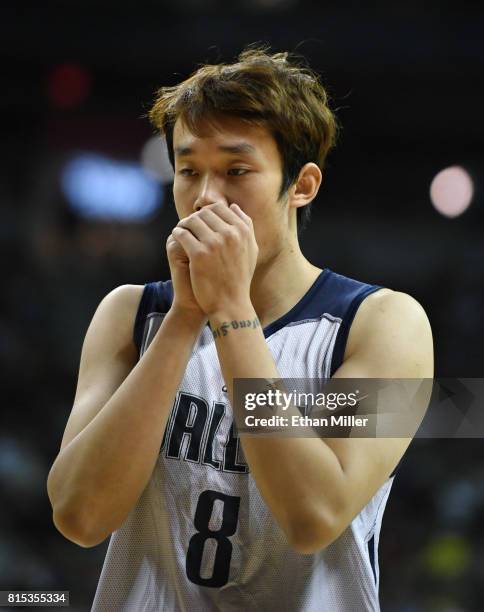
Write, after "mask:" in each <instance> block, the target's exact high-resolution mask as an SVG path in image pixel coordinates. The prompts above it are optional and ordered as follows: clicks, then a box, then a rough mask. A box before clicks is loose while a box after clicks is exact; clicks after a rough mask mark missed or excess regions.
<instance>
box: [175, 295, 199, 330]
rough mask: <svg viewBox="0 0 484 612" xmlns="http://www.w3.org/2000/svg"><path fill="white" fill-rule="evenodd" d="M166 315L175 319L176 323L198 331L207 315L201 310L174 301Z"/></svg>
mask: <svg viewBox="0 0 484 612" xmlns="http://www.w3.org/2000/svg"><path fill="white" fill-rule="evenodd" d="M166 316H167V317H170V319H173V320H175V321H177V323H178V324H180V325H183V326H185V327H188V328H190V329H193V330H194V331H200V330H201V329H202V327H203V326H204V325H205V324H206V322H207V315H205V314H204V313H203V312H202V311H201V310H196V309H191V308H185V307H183V306H180V305H178V304H177V303H176V301H175V302H173V304H172V306H171V308H170V310H169V311H168V313H167V315H166Z"/></svg>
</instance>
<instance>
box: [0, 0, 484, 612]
mask: <svg viewBox="0 0 484 612" xmlns="http://www.w3.org/2000/svg"><path fill="white" fill-rule="evenodd" d="M1 13H2V19H1V20H0V34H1V35H0V50H1V51H0V53H1V56H2V59H3V62H2V63H3V75H4V76H3V78H2V83H3V85H2V95H1V98H0V106H1V118H2V120H3V127H2V134H1V136H2V137H1V140H0V143H1V144H0V156H1V164H0V176H1V178H0V197H1V204H2V206H1V224H0V240H1V245H2V258H1V261H2V263H3V278H4V280H5V283H4V291H2V299H1V310H0V360H1V371H2V377H3V382H2V412H1V414H2V416H1V419H2V426H1V429H0V485H1V489H2V502H3V503H2V504H0V590H1V589H7V588H9V589H12V588H17V589H68V590H70V591H71V608H72V609H73V610H76V611H84V610H88V609H89V607H90V603H91V601H92V597H93V595H94V591H95V587H96V584H97V579H98V577H99V573H100V570H101V566H102V562H103V558H104V554H105V550H106V545H107V542H105V543H104V544H102V545H100V546H98V547H96V548H92V549H83V548H79V547H77V546H76V545H74V544H72V543H70V542H68V541H67V540H65V539H64V538H63V537H62V536H61V535H60V534H58V533H57V531H56V530H55V528H54V527H53V525H52V522H51V511H50V506H49V503H48V499H47V495H46V490H45V480H46V477H47V472H48V470H49V468H50V465H51V464H52V462H53V460H54V458H55V456H56V454H57V452H58V448H59V444H60V440H61V436H62V433H63V430H64V427H65V423H66V420H67V418H68V415H69V412H70V409H71V405H72V401H73V398H74V392H75V385H76V380H77V370H78V365H79V357H80V351H81V346H82V341H83V338H84V334H85V332H86V329H87V326H88V324H89V321H90V320H91V317H92V315H93V314H94V311H95V309H96V307H97V305H98V303H99V301H100V300H101V299H102V298H103V297H104V296H105V295H106V294H107V293H108V292H109V291H110V290H111V289H113V288H114V287H116V286H118V285H122V284H126V283H131V284H144V283H146V282H149V281H153V280H160V279H166V278H167V277H168V266H167V262H166V258H165V254H164V244H165V240H166V237H167V235H168V233H169V232H170V231H171V228H172V227H173V226H174V225H175V223H176V221H177V218H176V213H175V210H174V206H173V201H172V195H171V184H170V180H171V170H170V168H169V167H168V166H167V161H166V156H165V155H164V151H163V142H162V141H161V139H160V138H159V137H156V136H155V135H154V133H153V130H152V129H151V127H150V125H149V123H148V121H147V119H146V118H145V114H146V112H147V110H148V108H149V107H150V104H151V102H152V100H153V97H154V92H155V90H156V89H157V87H159V86H161V85H170V84H174V83H176V82H178V81H179V80H181V79H183V78H185V77H186V76H188V75H189V73H190V72H192V71H193V70H194V69H195V68H196V66H197V64H199V63H203V62H210V63H216V62H219V61H231V60H233V59H234V58H235V56H236V55H237V53H238V52H239V51H240V50H241V49H242V48H243V47H244V46H245V45H246V44H247V43H250V42H255V41H264V42H268V43H270V44H271V46H272V49H273V50H274V51H282V50H290V51H297V52H299V53H301V54H302V55H304V56H305V57H306V58H307V59H308V61H309V63H310V65H311V66H312V67H313V68H315V69H317V70H318V71H319V72H320V73H321V74H322V76H323V81H324V82H325V83H326V84H327V86H328V89H329V92H330V95H331V98H332V100H333V104H332V106H333V108H335V109H337V115H338V117H339V120H340V123H341V124H342V127H343V129H342V133H341V137H340V139H339V143H338V146H337V149H336V150H335V151H334V152H333V153H332V154H331V156H330V158H329V160H328V167H327V171H326V173H325V180H324V184H323V186H322V189H321V191H320V194H319V196H318V199H317V201H315V202H314V204H313V217H312V223H311V224H310V226H309V227H308V229H306V230H305V231H304V232H303V233H302V235H301V241H302V246H303V251H304V252H305V253H306V255H307V257H308V258H309V259H310V260H311V261H312V262H313V263H315V264H317V265H319V266H320V267H330V268H331V269H332V270H334V271H336V272H339V273H342V274H345V275H347V276H351V277H354V278H357V279H359V280H363V281H366V282H370V283H378V284H382V285H385V286H388V287H390V288H393V289H397V290H400V291H405V292H408V293H410V294H411V295H413V296H414V297H416V298H417V299H418V300H419V301H420V302H421V303H422V305H423V306H424V307H425V309H426V310H427V312H428V314H429V318H430V321H431V324H432V327H433V331H434V339H435V350H436V376H439V377H444V376H446V377H480V376H482V373H483V356H484V349H483V343H484V325H483V320H484V317H483V313H484V292H483V282H482V279H483V272H484V241H483V225H484V201H483V194H482V189H481V185H482V181H483V180H484V164H483V161H484V153H483V146H484V128H483V121H482V118H481V114H482V109H483V108H484V95H483V93H484V82H483V75H484V4H482V3H475V2H466V1H465V0H461V1H460V2H459V3H457V2H450V1H446V0H440V1H439V2H435V1H431V2H425V3H423V2H417V1H415V0H407V1H406V2H391V3H387V2H373V3H357V2H345V3H336V2H316V1H314V0H313V1H311V0H232V1H231V2H230V3H228V2H220V1H219V0H177V2H173V3H172V2H166V1H163V0H158V1H157V2H154V1H153V0H137V1H136V2H134V1H132V0H118V2H112V1H111V0H97V1H96V2H94V1H92V0H84V1H83V2H79V1H75V0H71V1H69V2H66V1H61V0H58V1H49V2H42V3H28V2H27V3H22V4H19V3H7V4H5V5H3V6H2V10H1ZM483 520H484V445H483V443H482V441H481V440H416V441H415V442H414V443H413V444H412V446H411V447H410V450H409V451H408V453H407V455H406V458H405V460H404V462H403V464H402V466H401V468H400V472H399V475H398V476H397V478H396V481H395V484H394V490H393V493H392V495H391V496H390V501H389V504H388V507H387V511H386V514H385V518H384V523H383V532H382V538H381V544H380V568H381V602H382V610H383V611H384V612H387V611H388V612H427V611H428V612H435V611H438V612H442V611H444V612H463V611H466V612H467V611H482V610H484V587H483V584H484V524H483Z"/></svg>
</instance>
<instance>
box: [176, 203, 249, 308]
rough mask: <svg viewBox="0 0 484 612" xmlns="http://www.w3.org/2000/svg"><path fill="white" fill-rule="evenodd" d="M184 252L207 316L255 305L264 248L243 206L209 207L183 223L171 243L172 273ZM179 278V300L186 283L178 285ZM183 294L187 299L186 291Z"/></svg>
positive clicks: (200, 302)
mask: <svg viewBox="0 0 484 612" xmlns="http://www.w3.org/2000/svg"><path fill="white" fill-rule="evenodd" d="M170 245H171V246H170ZM180 247H181V249H183V251H184V255H185V256H186V258H187V260H188V271H189V281H190V284H191V291H192V294H193V297H194V299H195V300H196V302H197V303H198V306H199V308H200V310H201V311H202V312H203V313H204V314H205V315H206V316H208V317H209V316H211V315H213V314H214V313H216V312H227V311H229V312H230V311H232V310H233V308H234V306H235V307H236V306H237V305H247V304H250V284H251V281H252V276H253V274H254V270H255V266H256V262H257V255H258V246H257V242H256V239H255V235H254V228H253V225H252V219H251V218H250V217H249V216H248V215H246V214H245V213H244V212H243V211H242V209H241V208H240V207H239V206H238V205H237V204H231V205H230V207H229V206H227V205H226V204H223V203H221V202H217V203H214V204H209V205H206V206H204V207H203V208H202V209H201V210H199V211H197V212H194V213H193V214H191V215H190V216H188V217H185V218H184V219H182V220H181V221H180V222H179V223H178V224H177V226H176V227H175V228H174V229H173V231H172V234H171V236H170V237H169V238H168V243H167V250H168V258H169V261H170V267H171V268H172V267H173V266H172V264H174V265H175V264H176V262H178V264H180V263H183V262H182V259H183V254H181V251H180ZM170 249H171V257H170ZM174 251H178V256H177V257H174ZM173 272H174V270H173V269H172V280H173V284H174V291H175V299H176V295H177V289H178V288H177V286H176V285H177V282H178V283H181V281H180V275H177V280H176V281H175V278H174V275H173ZM175 276H176V275H175ZM180 289H181V290H182V291H183V293H184V294H185V295H186V294H187V288H186V287H185V288H182V287H180Z"/></svg>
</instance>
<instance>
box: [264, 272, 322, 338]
mask: <svg viewBox="0 0 484 612" xmlns="http://www.w3.org/2000/svg"><path fill="white" fill-rule="evenodd" d="M330 274H332V272H331V270H330V269H329V268H326V269H325V270H323V271H322V272H321V273H320V274H319V276H318V277H317V279H316V280H315V281H314V283H313V284H312V285H311V287H310V288H309V289H308V290H307V292H306V293H305V294H304V295H303V297H302V298H301V299H300V300H299V302H298V303H297V304H296V305H295V306H293V307H292V308H291V310H289V312H286V314H285V315H282V317H280V318H279V319H277V320H276V321H273V322H272V323H270V324H269V325H268V326H267V327H264V336H265V337H266V338H268V337H269V336H272V334H274V333H275V332H276V331H278V330H279V329H282V328H283V327H285V326H286V325H288V324H289V323H294V322H295V321H303V320H304V319H315V318H318V317H320V316H321V314H322V312H321V300H320V299H313V298H315V296H316V295H317V294H318V291H320V290H321V288H322V287H323V285H324V284H325V282H326V280H327V278H328V276H329V275H330ZM318 298H319V296H318Z"/></svg>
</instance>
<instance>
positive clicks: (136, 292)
mask: <svg viewBox="0 0 484 612" xmlns="http://www.w3.org/2000/svg"><path fill="white" fill-rule="evenodd" d="M143 290H144V285H120V286H119V287H116V288H115V289H113V290H112V291H110V292H109V293H108V294H107V295H106V296H105V297H104V298H103V299H102V300H101V302H100V304H99V307H98V309H99V308H101V307H102V308H103V309H104V310H106V309H108V310H113V311H114V312H117V313H119V314H120V315H123V316H126V315H129V314H130V313H132V312H133V311H134V314H136V311H137V309H138V306H139V303H140V300H141V297H142V295H143Z"/></svg>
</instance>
